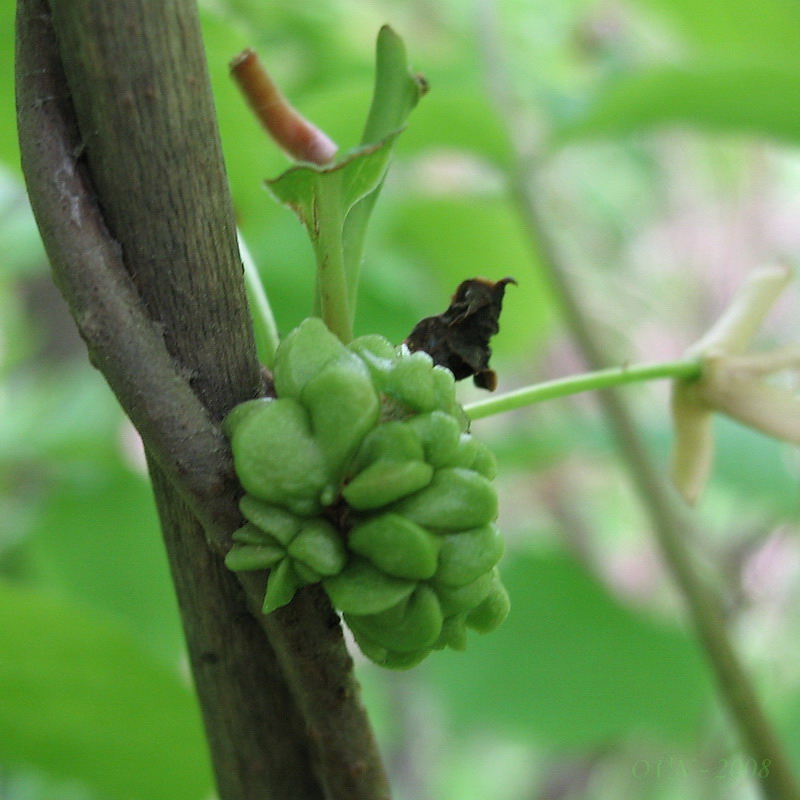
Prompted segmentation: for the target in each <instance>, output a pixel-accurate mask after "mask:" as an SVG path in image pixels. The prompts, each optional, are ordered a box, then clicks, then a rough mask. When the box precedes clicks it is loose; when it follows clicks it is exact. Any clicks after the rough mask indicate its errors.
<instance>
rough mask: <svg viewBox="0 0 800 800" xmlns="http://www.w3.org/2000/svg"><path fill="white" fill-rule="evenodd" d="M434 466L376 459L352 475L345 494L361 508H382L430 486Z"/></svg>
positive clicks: (415, 462)
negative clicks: (353, 476) (354, 475)
mask: <svg viewBox="0 0 800 800" xmlns="http://www.w3.org/2000/svg"><path fill="white" fill-rule="evenodd" d="M432 478H433V467H432V466H431V465H430V464H426V463H425V462H424V461H376V462H375V463H374V464H370V466H368V467H367V468H366V469H365V470H363V471H362V472H360V473H359V474H358V475H356V477H355V478H353V480H352V481H350V483H348V484H347V486H345V487H344V489H343V490H342V496H343V497H344V499H345V500H347V502H348V503H349V504H350V505H351V506H352V507H353V508H357V509H359V510H360V511H361V510H369V509H373V508H381V507H383V506H385V505H388V504H389V503H393V502H394V501H395V500H399V499H400V498H401V497H406V496H407V495H412V494H413V493H414V492H418V491H419V490H420V489H422V488H423V487H425V486H427V485H428V484H429V483H430V482H431V479H432Z"/></svg>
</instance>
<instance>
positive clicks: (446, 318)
mask: <svg viewBox="0 0 800 800" xmlns="http://www.w3.org/2000/svg"><path fill="white" fill-rule="evenodd" d="M509 283H513V284H515V285H516V283H517V282H516V281H515V280H514V279H513V278H503V279H502V280H499V281H497V282H496V283H493V282H492V281H488V280H486V279H485V278H470V279H469V280H466V281H463V283H461V284H460V285H459V287H458V288H457V289H456V292H455V294H454V295H453V297H452V299H451V301H450V306H449V308H448V309H447V311H445V312H444V313H443V314H438V315H437V316H435V317H426V318H425V319H423V320H420V322H418V323H417V325H416V326H415V327H414V330H413V331H411V333H410V334H409V335H408V338H407V339H406V340H405V344H406V345H407V347H408V349H409V350H412V351H416V350H423V351H424V352H426V353H428V355H429V356H430V357H431V358H432V359H433V361H434V363H435V364H438V365H440V366H442V367H446V368H447V369H449V370H450V371H451V372H452V373H453V375H454V376H455V379H456V380H457V381H460V380H463V379H464V378H468V377H470V375H472V376H473V381H474V383H475V385H476V386H478V387H480V388H481V389H488V390H489V391H490V392H491V391H494V389H495V388H496V386H497V376H496V375H495V373H494V372H492V370H491V369H489V358H490V357H491V355H492V351H491V348H490V347H489V340H490V339H491V338H492V336H494V335H495V334H496V333H497V332H498V331H499V330H500V326H499V324H498V320H499V318H500V311H501V310H502V307H503V295H504V294H505V291H506V286H507V285H508V284H509Z"/></svg>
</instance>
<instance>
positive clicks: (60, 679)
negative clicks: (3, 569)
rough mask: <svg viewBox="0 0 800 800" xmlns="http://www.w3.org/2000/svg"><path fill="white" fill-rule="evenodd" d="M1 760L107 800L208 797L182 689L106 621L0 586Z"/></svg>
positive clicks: (196, 733) (195, 723)
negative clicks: (64, 780) (32, 768)
mask: <svg viewBox="0 0 800 800" xmlns="http://www.w3.org/2000/svg"><path fill="white" fill-rule="evenodd" d="M0 631H2V640H3V647H2V649H0V762H3V763H5V764H8V765H23V764H24V765H28V766H35V767H36V768H37V769H40V770H42V771H43V772H46V773H48V774H51V775H53V776H57V777H65V778H70V779H72V780H77V781H80V782H82V783H84V784H86V785H87V786H88V787H90V788H91V789H92V790H93V791H96V792H97V793H98V794H102V795H103V796H107V797H109V798H115V800H163V798H165V797H169V798H170V800H203V798H205V797H208V796H209V793H210V791H211V776H210V772H209V765H208V759H207V755H206V747H205V744H204V741H203V734H202V730H201V726H200V720H199V715H198V713H197V708H196V704H195V700H194V697H193V695H192V692H191V690H190V689H189V687H188V686H187V685H186V682H184V681H182V680H181V679H180V676H179V673H178V669H177V666H176V668H175V669H174V670H172V669H169V668H167V667H165V666H163V665H162V664H160V663H158V662H156V661H154V660H153V659H151V658H150V657H149V656H148V655H146V654H145V653H144V652H143V651H142V649H141V648H140V647H139V646H138V645H137V644H136V643H135V641H133V640H132V639H131V638H130V637H129V636H128V635H127V634H126V633H124V632H123V631H122V630H121V629H120V628H118V627H116V626H115V625H113V624H111V623H109V621H108V619H107V618H105V617H102V616H100V615H96V614H94V613H93V612H90V611H88V610H87V609H85V608H84V607H82V606H79V605H75V604H72V603H70V602H67V601H65V600H63V599H55V598H50V597H45V596H42V595H40V594H37V593H34V592H32V591H29V590H26V589H22V588H20V587H16V586H13V585H11V584H8V583H2V582H0Z"/></svg>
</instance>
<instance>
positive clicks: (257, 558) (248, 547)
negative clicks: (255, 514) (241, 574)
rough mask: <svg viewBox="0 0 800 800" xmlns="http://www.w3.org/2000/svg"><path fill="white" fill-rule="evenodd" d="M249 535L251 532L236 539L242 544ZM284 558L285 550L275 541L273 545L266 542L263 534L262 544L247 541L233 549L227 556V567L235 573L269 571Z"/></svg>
mask: <svg viewBox="0 0 800 800" xmlns="http://www.w3.org/2000/svg"><path fill="white" fill-rule="evenodd" d="M245 527H247V526H245ZM237 533H238V531H237ZM248 534H249V532H246V533H245V534H244V537H237V536H236V535H235V534H234V538H237V539H238V541H240V542H241V541H242V538H245V539H246V538H247V537H248ZM249 535H252V534H249ZM283 556H284V552H283V548H282V547H280V545H278V544H276V543H275V542H274V540H273V542H271V543H270V542H269V541H265V540H264V537H263V534H262V541H261V542H260V543H254V542H247V541H245V542H244V543H242V544H240V545H239V546H237V547H234V548H232V549H231V550H230V551H229V552H228V554H227V555H226V556H225V566H226V567H227V568H228V569H232V570H234V571H235V572H236V571H239V570H251V569H269V568H270V567H273V566H274V565H275V564H277V563H278V562H279V561H280V560H281V559H282V558H283Z"/></svg>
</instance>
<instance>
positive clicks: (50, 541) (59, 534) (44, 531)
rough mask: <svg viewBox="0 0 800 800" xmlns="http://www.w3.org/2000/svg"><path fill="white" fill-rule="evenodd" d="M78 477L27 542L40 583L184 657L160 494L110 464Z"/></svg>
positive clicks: (58, 494)
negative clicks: (159, 507)
mask: <svg viewBox="0 0 800 800" xmlns="http://www.w3.org/2000/svg"><path fill="white" fill-rule="evenodd" d="M71 472H72V474H70V475H68V476H65V477H64V478H61V479H60V480H59V481H58V482H55V483H54V484H52V485H51V486H50V488H49V492H48V500H47V503H46V505H45V506H44V508H43V509H42V513H41V514H40V515H39V517H38V519H37V524H36V525H35V526H34V527H33V529H32V530H31V533H30V537H29V538H28V539H27V540H26V541H25V542H24V543H23V544H22V545H21V546H22V553H23V557H24V558H25V561H26V563H28V564H29V565H30V567H31V572H32V575H33V577H34V579H35V580H36V581H37V583H38V584H39V585H40V586H44V587H46V588H47V589H48V590H50V591H53V592H57V593H58V594H59V595H61V596H64V597H67V598H69V599H71V600H73V601H77V602H80V603H82V604H85V605H87V606H91V607H92V608H94V609H97V610H99V611H100V612H102V613H104V614H113V615H114V616H115V617H117V618H118V619H120V620H121V621H124V623H125V625H126V626H127V627H128V629H129V630H130V631H131V632H132V633H133V634H134V635H136V636H137V637H138V639H139V640H140V641H141V642H143V643H144V644H145V646H147V648H148V649H149V650H150V651H151V652H153V653H154V654H156V655H158V656H160V657H162V658H164V659H170V660H171V659H174V658H176V657H178V654H179V653H180V652H182V647H183V644H182V636H181V630H180V622H179V619H178V610H177V606H176V603H175V593H174V589H173V588H172V582H171V580H170V577H169V568H168V566H167V559H166V557H165V554H164V545H163V542H162V541H161V536H160V533H159V528H158V519H157V516H156V512H155V508H154V505H153V495H152V489H151V488H150V486H149V485H148V483H147V481H146V480H145V479H144V477H143V476H141V475H136V474H134V473H132V472H131V471H130V470H129V469H127V468H125V467H124V466H123V465H121V464H120V463H119V462H118V461H117V462H115V461H112V460H110V459H106V460H100V459H99V458H98V460H97V461H96V462H95V464H93V465H92V466H91V467H88V466H87V467H86V468H84V469H81V470H78V469H75V468H72V469H71ZM1 639H2V634H1V633H0V640H1Z"/></svg>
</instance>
